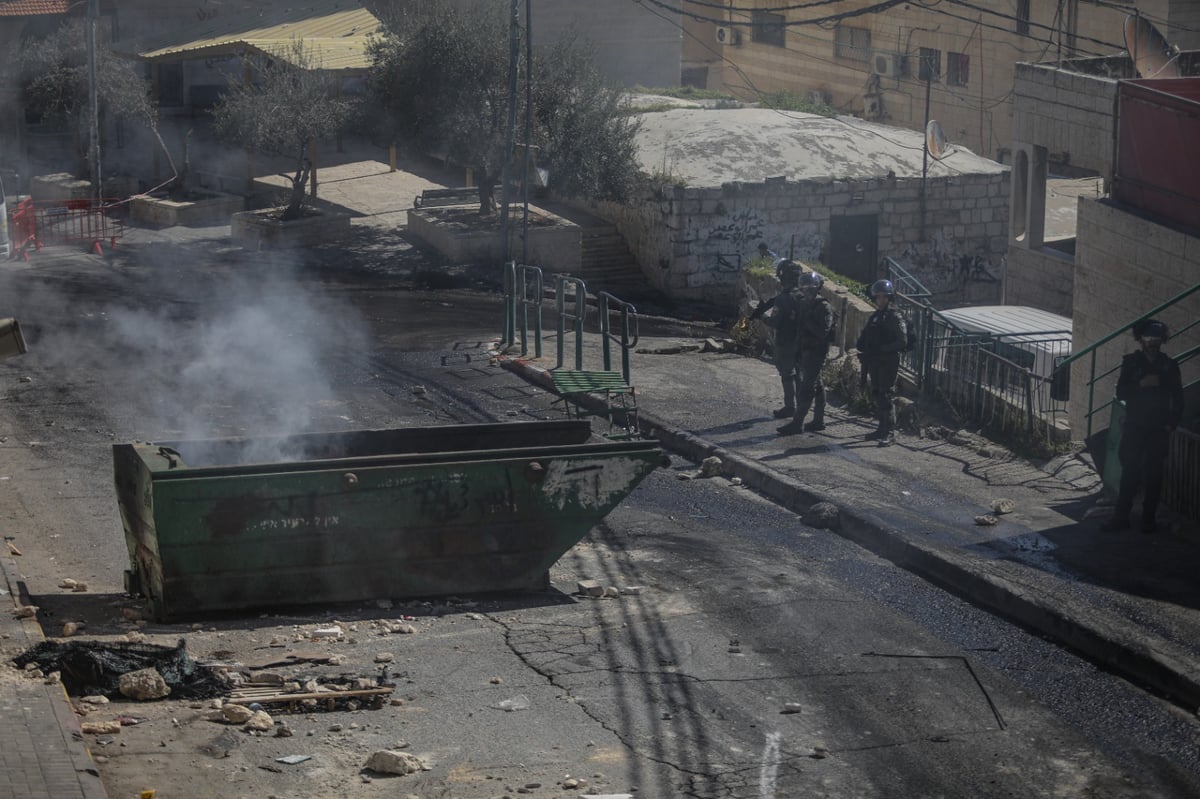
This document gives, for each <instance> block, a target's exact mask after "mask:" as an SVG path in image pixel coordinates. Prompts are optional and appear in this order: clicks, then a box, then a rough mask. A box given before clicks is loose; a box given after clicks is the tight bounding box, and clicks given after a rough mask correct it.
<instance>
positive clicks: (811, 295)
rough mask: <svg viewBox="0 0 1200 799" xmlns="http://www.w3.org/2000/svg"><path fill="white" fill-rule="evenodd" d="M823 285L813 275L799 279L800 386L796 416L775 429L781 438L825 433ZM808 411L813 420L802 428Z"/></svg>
mask: <svg viewBox="0 0 1200 799" xmlns="http://www.w3.org/2000/svg"><path fill="white" fill-rule="evenodd" d="M823 285H825V278H823V277H821V275H820V274H819V273H817V272H806V273H804V274H803V275H801V276H800V292H801V296H802V301H801V306H800V320H799V324H798V325H797V331H796V335H797V344H796V353H797V356H796V357H797V358H798V360H799V363H798V368H799V377H800V382H799V386H798V387H797V389H796V412H795V414H794V415H793V416H792V421H791V422H789V423H787V424H785V425H784V426H783V427H781V428H779V432H780V433H781V434H782V435H790V434H792V433H799V432H800V431H801V430H805V431H808V432H816V431H818V430H824V429H825V383H824V381H823V380H822V379H821V368H822V367H823V366H824V365H825V357H826V356H827V355H828V354H829V341H830V338H831V333H832V331H833V308H831V307H830V305H829V301H828V300H826V299H825V298H824V297H822V296H821V287H822V286H823ZM814 401H815V403H816V404H815V405H814ZM810 407H811V408H812V409H813V418H812V421H811V422H809V423H808V424H807V425H806V424H804V417H805V416H807V415H808V409H809V408H810Z"/></svg>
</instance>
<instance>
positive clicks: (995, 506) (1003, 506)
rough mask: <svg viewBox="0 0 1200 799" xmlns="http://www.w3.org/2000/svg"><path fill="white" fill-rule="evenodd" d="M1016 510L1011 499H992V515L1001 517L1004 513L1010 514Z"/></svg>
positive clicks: (1015, 505) (1015, 504)
mask: <svg viewBox="0 0 1200 799" xmlns="http://www.w3.org/2000/svg"><path fill="white" fill-rule="evenodd" d="M1016 509H1017V503H1015V502H1013V501H1012V500H1011V499H993V500H992V513H995V514H997V515H999V516H1003V515H1004V514H1006V513H1012V512H1013V511H1015V510H1016Z"/></svg>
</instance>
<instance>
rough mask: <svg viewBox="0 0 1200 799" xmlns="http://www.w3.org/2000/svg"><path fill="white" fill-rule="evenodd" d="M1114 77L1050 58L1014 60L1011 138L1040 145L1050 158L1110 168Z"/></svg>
mask: <svg viewBox="0 0 1200 799" xmlns="http://www.w3.org/2000/svg"><path fill="white" fill-rule="evenodd" d="M1116 98H1117V81H1116V80H1115V79H1113V78H1105V77H1101V76H1098V75H1087V74H1084V73H1082V72H1070V71H1067V70H1062V69H1058V68H1056V67H1055V66H1054V65H1053V64H1017V65H1016V75H1015V80H1014V82H1013V130H1012V140H1013V141H1014V142H1027V143H1030V144H1036V145H1039V146H1041V147H1044V148H1046V151H1047V153H1048V155H1049V157H1050V160H1051V162H1056V161H1059V160H1060V159H1061V158H1062V156H1063V155H1064V154H1065V156H1066V160H1067V163H1068V164H1070V165H1071V166H1072V167H1079V168H1082V169H1088V170H1092V171H1094V172H1096V173H1097V174H1100V175H1107V174H1109V172H1111V169H1112V156H1113V139H1112V137H1113V124H1114V119H1115V116H1114V114H1113V109H1114V107H1115V106H1114V103H1115V102H1116Z"/></svg>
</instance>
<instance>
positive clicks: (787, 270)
mask: <svg viewBox="0 0 1200 799" xmlns="http://www.w3.org/2000/svg"><path fill="white" fill-rule="evenodd" d="M775 274H777V275H779V280H780V282H783V283H793V284H795V283H796V282H797V281H798V280H799V279H800V264H798V263H796V262H795V261H792V260H789V259H787V258H785V259H783V260H782V261H780V262H779V264H778V265H777V266H776V267H775Z"/></svg>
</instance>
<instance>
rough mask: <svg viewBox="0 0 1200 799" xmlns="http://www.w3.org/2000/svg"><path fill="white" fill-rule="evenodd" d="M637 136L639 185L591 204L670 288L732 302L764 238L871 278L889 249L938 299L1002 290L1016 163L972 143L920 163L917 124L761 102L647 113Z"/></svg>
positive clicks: (981, 298) (689, 296)
mask: <svg viewBox="0 0 1200 799" xmlns="http://www.w3.org/2000/svg"><path fill="white" fill-rule="evenodd" d="M638 145H639V157H640V160H641V163H642V167H643V169H644V170H645V171H646V172H647V173H648V174H650V175H652V176H653V177H652V179H651V180H649V181H648V182H647V183H646V185H645V187H644V190H643V191H642V193H641V195H640V196H639V197H637V198H635V199H634V200H632V201H630V202H628V203H625V204H620V205H618V204H613V203H603V204H599V205H597V206H594V207H593V209H592V210H594V211H595V212H596V213H597V214H598V215H600V216H602V217H604V218H606V219H608V220H609V221H611V222H613V223H614V224H616V225H617V226H618V228H619V230H620V231H621V233H622V235H623V236H624V237H625V239H626V241H627V242H628V243H629V246H630V249H631V250H632V251H633V252H634V254H635V256H636V257H637V260H638V262H639V263H640V264H641V267H642V270H643V271H644V272H645V275H646V278H647V280H648V281H649V282H650V283H651V284H652V285H654V286H655V287H656V288H658V289H659V290H661V291H662V292H664V293H665V294H667V295H668V296H670V297H673V298H675V299H679V300H696V301H702V302H707V303H710V304H713V305H716V306H718V307H724V308H727V309H730V310H732V309H733V306H734V304H735V302H736V297H735V296H734V287H735V286H736V285H737V282H738V278H739V275H740V273H741V271H742V267H743V265H744V264H745V263H746V262H747V261H749V260H750V259H751V258H753V257H754V256H755V254H756V248H757V246H758V243H759V242H766V243H767V244H768V246H770V247H771V249H773V250H774V251H775V252H777V253H779V254H780V255H781V256H783V255H789V256H792V257H794V258H798V259H803V260H813V261H816V260H819V261H821V262H823V263H825V264H827V265H829V266H830V267H831V268H833V269H834V270H836V271H838V272H840V273H841V274H844V275H846V276H847V277H851V278H853V279H855V280H859V281H861V282H864V283H869V282H870V281H872V280H874V279H875V278H876V277H878V276H880V275H881V274H883V268H882V264H881V261H882V259H883V258H884V257H885V256H888V257H891V258H894V259H895V260H897V261H898V262H900V263H901V265H903V266H905V268H907V269H908V270H909V271H910V272H912V273H913V274H915V275H916V276H917V277H918V278H919V279H920V280H921V281H922V282H923V283H925V285H926V286H927V287H929V288H930V289H931V290H932V291H933V292H934V293H935V295H936V297H937V302H938V304H939V305H943V306H945V305H953V304H956V303H962V302H994V301H996V300H997V299H998V297H999V292H1000V280H1001V277H1002V275H1003V270H1004V249H1005V247H1006V244H1007V224H1008V188H1009V185H1008V184H1009V171H1008V168H1007V167H1005V166H1003V165H1001V164H998V163H996V162H994V161H990V160H988V159H986V158H981V157H979V156H977V155H975V154H974V153H971V152H970V151H968V150H966V149H965V148H962V147H958V146H956V145H950V146H949V148H948V150H947V152H946V154H945V156H944V157H943V158H942V159H941V160H938V159H935V158H930V159H928V161H927V162H925V161H924V137H923V136H921V135H919V134H916V133H913V132H912V131H908V130H904V129H901V128H891V127H887V126H884V125H878V124H873V123H867V122H863V121H861V120H858V119H854V118H841V117H840V118H828V117H822V116H816V115H812V114H780V113H776V112H774V111H771V110H767V109H755V108H750V109H726V110H711V109H677V110H671V111H664V112H657V113H647V114H644V115H643V116H642V129H641V131H640V133H639V134H638Z"/></svg>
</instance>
